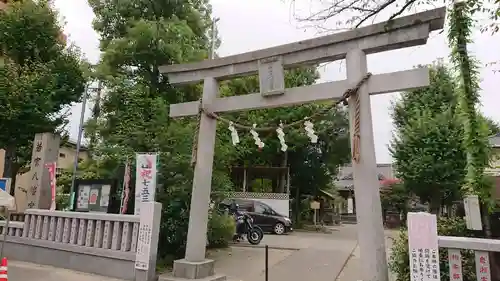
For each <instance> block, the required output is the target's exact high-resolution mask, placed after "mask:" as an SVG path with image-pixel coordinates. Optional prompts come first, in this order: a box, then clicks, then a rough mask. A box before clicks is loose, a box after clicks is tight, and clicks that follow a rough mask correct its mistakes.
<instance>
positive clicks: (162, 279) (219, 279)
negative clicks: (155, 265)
mask: <svg viewBox="0 0 500 281" xmlns="http://www.w3.org/2000/svg"><path fill="white" fill-rule="evenodd" d="M226 280H227V278H226V276H225V275H222V274H215V275H212V276H208V277H205V278H202V279H186V278H179V277H174V276H173V275H172V273H164V274H162V275H160V276H158V281H226ZM228 281H232V280H228Z"/></svg>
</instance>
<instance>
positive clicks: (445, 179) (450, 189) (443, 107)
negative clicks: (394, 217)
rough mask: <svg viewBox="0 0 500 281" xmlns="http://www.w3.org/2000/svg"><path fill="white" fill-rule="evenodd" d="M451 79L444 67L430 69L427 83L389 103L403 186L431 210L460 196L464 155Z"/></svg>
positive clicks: (393, 146) (393, 145)
mask: <svg viewBox="0 0 500 281" xmlns="http://www.w3.org/2000/svg"><path fill="white" fill-rule="evenodd" d="M455 84H456V83H455V81H454V79H453V77H452V76H451V74H450V72H449V70H448V69H447V68H446V67H445V66H443V65H438V66H436V67H435V68H433V69H431V84H430V86H429V87H427V88H423V89H419V90H415V91H412V92H408V93H403V94H402V97H401V100H399V101H397V102H396V103H395V104H394V109H393V119H394V125H395V136H394V139H393V141H392V142H391V146H390V153H391V154H392V156H393V158H394V160H395V168H396V172H397V177H398V178H400V179H401V180H402V181H403V182H404V185H405V187H406V188H407V189H408V190H409V191H411V192H412V193H414V194H415V195H417V196H418V197H420V199H421V200H422V201H424V202H430V203H431V209H432V211H434V212H437V211H438V210H439V207H440V206H441V204H442V203H443V202H442V201H443V200H444V201H446V202H448V203H450V202H452V201H454V200H456V199H458V198H459V196H460V193H459V191H460V186H461V184H462V181H463V178H464V175H465V165H466V154H465V152H464V147H463V142H462V137H463V128H462V124H461V123H460V120H459V118H458V114H457V107H458V101H457V97H456V95H455Z"/></svg>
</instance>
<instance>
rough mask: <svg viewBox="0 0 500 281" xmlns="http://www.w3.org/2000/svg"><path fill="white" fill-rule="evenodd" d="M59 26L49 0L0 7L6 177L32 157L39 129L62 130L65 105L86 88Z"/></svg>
mask: <svg viewBox="0 0 500 281" xmlns="http://www.w3.org/2000/svg"><path fill="white" fill-rule="evenodd" d="M61 30H62V29H61V28H60V26H59V25H58V23H57V15H56V14H55V13H54V11H52V10H51V8H50V6H49V5H48V3H47V2H46V1H30V0H28V1H16V2H13V3H10V4H9V5H8V8H7V9H5V10H3V11H0V33H1V34H2V36H1V37H0V110H1V111H2V116H1V117H0V130H2V135H1V136H0V147H1V148H3V149H5V151H6V153H5V167H4V171H3V174H4V176H6V177H11V178H12V179H15V175H16V174H17V173H18V172H19V171H20V170H19V169H20V168H22V167H23V166H25V165H26V164H27V163H28V162H29V161H30V158H31V143H32V140H33V138H34V135H35V134H36V133H42V132H59V133H63V132H64V130H63V126H64V125H65V123H66V122H67V119H66V117H67V116H66V114H64V112H63V109H65V108H66V107H67V106H68V105H69V104H71V103H72V102H76V101H78V100H79V99H80V97H81V94H82V92H83V90H84V84H85V78H84V74H83V68H82V67H83V64H82V60H81V57H80V54H79V53H78V51H77V50H76V49H75V48H73V47H67V46H66V45H65V42H64V41H62V40H61V37H60V35H61ZM14 184H15V180H13V181H12V185H13V186H14ZM11 190H12V191H14V188H12V189H11Z"/></svg>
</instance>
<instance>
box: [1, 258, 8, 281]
mask: <svg viewBox="0 0 500 281" xmlns="http://www.w3.org/2000/svg"><path fill="white" fill-rule="evenodd" d="M8 279H9V278H8V277H7V258H2V263H1V264H0V281H7V280H8Z"/></svg>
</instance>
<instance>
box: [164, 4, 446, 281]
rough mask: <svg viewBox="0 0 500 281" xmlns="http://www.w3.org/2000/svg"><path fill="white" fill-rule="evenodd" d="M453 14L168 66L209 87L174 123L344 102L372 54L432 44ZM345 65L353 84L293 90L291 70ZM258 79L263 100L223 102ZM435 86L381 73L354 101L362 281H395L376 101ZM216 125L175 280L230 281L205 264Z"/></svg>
mask: <svg viewBox="0 0 500 281" xmlns="http://www.w3.org/2000/svg"><path fill="white" fill-rule="evenodd" d="M445 13H446V10H445V8H439V9H435V10H430V11H427V12H423V13H419V14H415V15H411V16H407V17H402V18H398V19H395V20H393V21H392V22H390V23H380V24H374V25H370V26H367V27H363V28H358V29H355V30H351V31H347V32H343V33H338V34H333V35H328V36H323V37H319V38H314V39H310V40H305V41H300V42H296V43H291V44H286V45H281V46H277V47H272V48H268V49H262V50H258V51H254V52H248V53H243V54H239V55H234V56H228V57H222V58H218V59H214V60H205V61H201V62H196V63H189V64H182V65H166V66H162V67H161V68H160V71H161V72H162V73H167V74H168V78H169V81H170V83H172V84H177V85H179V84H192V83H198V82H200V81H203V85H204V86H203V95H202V102H201V105H200V102H199V101H193V102H186V103H181V104H173V105H171V106H170V117H181V116H194V115H198V114H199V112H200V106H202V108H203V111H205V112H214V113H224V112H232V111H240V110H252V109H259V108H273V107H281V106H291V105H299V104H303V103H308V102H318V101H326V100H339V99H340V98H341V97H342V95H343V94H344V92H345V91H346V90H348V89H349V88H350V87H353V86H354V85H355V84H356V83H359V81H360V80H362V79H363V77H365V76H366V75H367V61H366V55H367V54H372V53H378V52H383V51H388V50H394V49H400V48H405V47H411V46H417V45H424V44H425V43H426V42H427V39H428V37H429V33H430V32H431V31H433V30H439V29H442V28H443V24H444V18H445ZM344 58H345V59H346V62H347V63H346V64H347V80H344V81H335V82H328V83H321V84H316V85H312V86H304V87H296V88H285V83H284V69H285V68H291V67H294V66H299V65H312V64H317V63H323V62H328V61H334V60H339V59H344ZM256 73H258V74H259V80H260V91H261V92H260V93H254V94H248V95H242V96H232V97H223V98H219V97H218V92H219V86H218V81H220V80H225V79H231V78H234V77H238V76H245V75H251V74H256ZM428 85H429V71H428V69H426V68H417V69H412V70H406V71H399V72H393V73H384V74H378V75H373V76H371V77H370V78H369V80H368V81H367V82H366V83H364V85H363V86H361V87H360V88H359V90H358V91H357V94H355V95H353V96H352V97H351V99H350V106H349V118H350V134H351V139H352V140H353V145H352V147H353V171H354V187H355V196H356V201H357V204H356V205H357V206H358V208H357V220H358V226H359V231H358V240H359V247H360V253H361V263H360V264H361V266H362V267H363V269H362V280H365V281H387V280H388V271H387V265H386V252H385V240H384V230H383V226H382V212H381V206H380V195H379V182H378V179H377V169H376V168H377V165H376V162H375V149H374V142H373V129H372V117H371V112H370V96H369V95H370V94H371V95H374V94H382V93H389V92H397V91H405V90H410V89H415V88H419V87H425V86H428ZM352 101H353V102H352ZM351 105H354V106H351ZM216 122H217V121H216V119H214V118H211V117H210V116H208V115H207V114H201V116H200V124H199V132H198V136H197V138H198V148H197V151H196V155H197V161H196V164H195V171H194V180H193V192H192V198H191V210H190V216H189V230H188V238H187V249H186V256H185V259H182V260H177V261H175V263H174V270H173V277H172V280H175V279H177V278H187V279H202V278H206V280H223V279H225V277H224V276H220V275H215V274H214V266H213V261H211V260H207V259H205V243H206V232H207V222H208V211H209V201H210V191H211V190H210V189H211V179H212V164H213V158H214V146H215V136H216Z"/></svg>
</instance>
